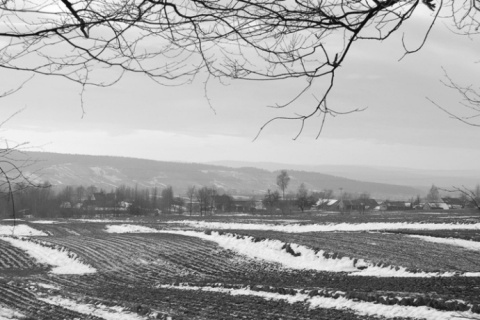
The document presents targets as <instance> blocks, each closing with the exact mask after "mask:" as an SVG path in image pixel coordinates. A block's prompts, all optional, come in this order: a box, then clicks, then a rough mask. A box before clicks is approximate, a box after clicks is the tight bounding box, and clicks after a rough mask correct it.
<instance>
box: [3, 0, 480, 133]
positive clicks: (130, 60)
mask: <svg viewBox="0 0 480 320" xmlns="http://www.w3.org/2000/svg"><path fill="white" fill-rule="evenodd" d="M425 6H426V7H427V8H429V9H430V10H432V13H433V14H432V17H431V23H430V26H429V27H428V28H426V29H425V30H422V31H421V32H422V33H423V34H424V41H423V42H422V44H421V45H420V46H419V47H416V48H407V46H406V45H405V44H404V48H405V54H410V53H414V52H416V51H418V50H419V49H420V48H421V47H422V46H423V44H424V43H425V41H426V39H427V38H428V35H429V33H430V31H431V30H432V28H433V26H434V25H435V24H436V23H437V21H438V20H439V19H443V20H444V21H450V22H451V23H453V24H454V25H455V26H456V27H457V28H458V30H460V31H461V32H462V33H466V34H471V33H474V32H477V30H478V26H479V18H478V15H479V8H480V4H479V1H478V0H471V1H453V0H445V1H442V0H379V1H376V0H374V1H367V0H358V1H349V0H325V1H314V0H298V1H231V0H226V1H217V0H209V1H197V0H185V1H173V0H163V1H153V0H128V1H109V0H106V1H104V0H102V1H100V0H92V1H83V2H82V1H75V2H74V1H71V0H62V1H53V0H45V1H40V2H38V1H1V2H0V26H1V27H0V37H1V39H2V44H1V45H0V66H1V67H2V68H4V69H10V70H21V71H29V72H32V73H34V74H40V75H53V76H58V77H63V78H66V79H69V80H71V81H75V82H77V83H78V84H80V86H81V92H82V93H83V89H84V88H85V87H86V86H89V85H93V86H108V85H112V84H115V83H116V82H118V81H119V80H120V79H121V78H122V76H123V75H124V74H125V73H126V72H131V73H137V74H139V73H140V74H143V75H146V76H148V77H150V78H151V79H152V80H154V81H156V82H159V83H166V82H168V83H173V84H182V83H187V82H190V81H192V80H193V79H194V77H195V76H196V75H197V74H198V73H199V72H200V71H206V72H207V74H208V80H207V82H208V81H210V79H217V80H218V81H220V82H222V83H223V82H224V81H227V80H230V79H245V80H254V81H258V80H284V79H289V78H294V79H299V78H302V79H305V82H304V83H305V85H304V87H303V88H301V89H300V90H299V92H296V93H294V94H293V96H292V97H291V99H290V100H288V101H286V102H279V103H275V104H274V105H273V106H274V107H276V108H283V107H286V106H290V105H292V104H293V103H294V102H295V101H297V99H298V98H299V97H300V96H302V95H305V94H306V93H307V92H309V90H310V89H311V88H312V85H313V83H314V82H315V80H316V79H320V78H322V79H325V80H326V83H327V84H326V86H325V87H324V88H323V89H321V90H320V91H318V92H316V93H315V96H316V97H317V101H316V102H315V103H314V105H312V108H311V110H310V112H305V113H304V114H297V113H295V111H294V112H293V113H292V114H293V115H292V116H291V117H288V116H287V117H283V116H279V117H276V118H273V119H271V120H270V121H268V122H267V123H265V125H267V124H269V123H270V122H271V121H275V120H292V119H293V120H297V121H300V124H301V126H300V129H299V132H298V134H300V133H301V132H302V130H303V127H304V124H305V122H306V121H307V120H308V119H314V118H316V117H314V116H317V115H320V117H319V119H320V120H319V124H318V125H319V131H318V132H319V134H320V132H321V130H322V128H323V124H324V123H325V119H326V116H327V115H332V116H335V115H338V114H342V112H339V111H336V110H335V107H334V106H330V105H327V100H328V97H329V95H330V93H331V91H332V88H333V86H334V83H335V77H336V74H337V70H338V69H339V68H340V66H342V65H343V63H344V62H345V60H346V58H347V57H348V55H349V53H350V52H351V48H352V46H353V45H354V44H355V43H356V42H359V41H372V40H376V41H383V40H385V39H387V38H388V37H390V36H391V35H392V34H394V33H396V32H397V31H398V29H399V27H400V26H401V25H402V24H403V23H404V22H405V21H407V20H408V19H410V18H411V17H412V15H413V13H414V12H416V11H418V10H419V8H420V7H425ZM415 32H416V33H418V32H419V31H418V30H415ZM153 44H154V45H153ZM105 71H108V72H107V73H106V72H105ZM358 110H360V109H352V111H358ZM265 125H264V126H262V127H261V129H260V130H259V131H260V132H261V131H262V129H263V128H264V127H265ZM260 132H259V133H260ZM297 136H298V135H297Z"/></svg>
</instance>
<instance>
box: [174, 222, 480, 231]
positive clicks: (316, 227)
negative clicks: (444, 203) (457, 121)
mask: <svg viewBox="0 0 480 320" xmlns="http://www.w3.org/2000/svg"><path fill="white" fill-rule="evenodd" d="M168 223H172V224H185V225H189V226H191V227H195V228H203V229H223V230H232V229H238V230H266V231H267V230H268V231H280V232H288V233H304V232H331V231H369V230H397V229H409V230H480V223H475V224H460V223H458V224H455V223H408V222H394V223H392V222H368V223H356V224H353V223H338V224H306V225H301V224H291V225H274V224H259V223H228V222H206V221H191V220H182V221H169V222H168Z"/></svg>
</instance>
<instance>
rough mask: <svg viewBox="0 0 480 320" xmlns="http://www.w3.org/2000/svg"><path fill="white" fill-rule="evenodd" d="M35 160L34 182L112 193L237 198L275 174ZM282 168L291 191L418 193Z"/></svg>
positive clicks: (116, 160)
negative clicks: (201, 190)
mask: <svg viewBox="0 0 480 320" xmlns="http://www.w3.org/2000/svg"><path fill="white" fill-rule="evenodd" d="M27 155H28V156H30V157H31V158H32V159H35V160H36V161H35V162H34V163H33V165H31V166H29V167H28V171H29V172H30V174H31V175H32V177H34V179H36V180H37V181H49V182H50V183H51V184H52V185H54V186H57V187H58V186H65V185H84V186H89V185H95V186H97V187H99V188H103V189H105V190H111V189H113V188H115V187H117V186H120V185H122V184H124V185H129V186H135V185H138V187H155V186H157V187H159V188H162V187H165V186H167V185H171V186H173V188H174V191H175V192H176V193H177V194H182V193H184V192H185V190H186V189H187V187H188V186H190V185H204V186H216V187H217V188H218V189H222V190H224V191H225V192H229V193H231V194H238V195H251V194H261V193H264V192H266V191H267V190H268V189H271V190H276V189H277V185H276V176H277V175H278V173H279V172H278V170H273V171H269V170H265V169H259V168H252V167H242V168H232V167H228V166H220V165H213V164H200V163H181V162H165V161H154V160H145V159H135V158H124V157H112V156H89V155H72V154H58V153H44V152H27ZM284 169H287V171H288V173H289V175H290V177H291V181H290V185H289V187H288V190H287V191H292V192H295V191H296V190H297V188H298V186H299V185H300V184H301V183H305V185H306V186H307V188H308V189H309V190H317V191H321V190H324V189H332V190H333V191H334V192H336V193H337V194H338V193H339V190H340V188H342V190H343V191H345V192H349V193H361V192H368V193H370V194H371V195H372V196H374V197H377V198H390V199H399V198H410V197H413V196H415V195H417V194H419V193H421V192H422V191H421V190H418V189H416V188H413V187H409V186H398V185H394V184H385V183H375V182H364V181H357V180H351V179H347V178H342V177H337V176H334V175H328V174H322V173H319V172H309V171H301V170H290V169H289V168H284Z"/></svg>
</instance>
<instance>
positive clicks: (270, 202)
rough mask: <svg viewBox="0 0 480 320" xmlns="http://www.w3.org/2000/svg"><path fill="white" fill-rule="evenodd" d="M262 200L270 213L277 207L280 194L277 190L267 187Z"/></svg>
mask: <svg viewBox="0 0 480 320" xmlns="http://www.w3.org/2000/svg"><path fill="white" fill-rule="evenodd" d="M262 202H263V205H264V206H265V207H266V208H267V210H268V211H269V212H270V213H273V209H274V208H275V207H277V206H278V204H279V202H280V194H279V193H278V191H277V190H275V191H274V192H271V191H270V189H268V191H267V194H265V196H264V198H263V201H262Z"/></svg>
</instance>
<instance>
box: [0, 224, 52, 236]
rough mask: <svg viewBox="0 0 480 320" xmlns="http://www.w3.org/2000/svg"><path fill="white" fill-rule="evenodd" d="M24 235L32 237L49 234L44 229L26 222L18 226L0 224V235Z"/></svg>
mask: <svg viewBox="0 0 480 320" xmlns="http://www.w3.org/2000/svg"><path fill="white" fill-rule="evenodd" d="M6 235H8V236H11V235H15V236H22V237H30V236H48V234H46V233H45V232H43V231H40V230H37V229H34V228H32V227H30V226H27V225H26V224H19V225H17V226H15V227H14V226H3V225H0V236H6Z"/></svg>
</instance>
